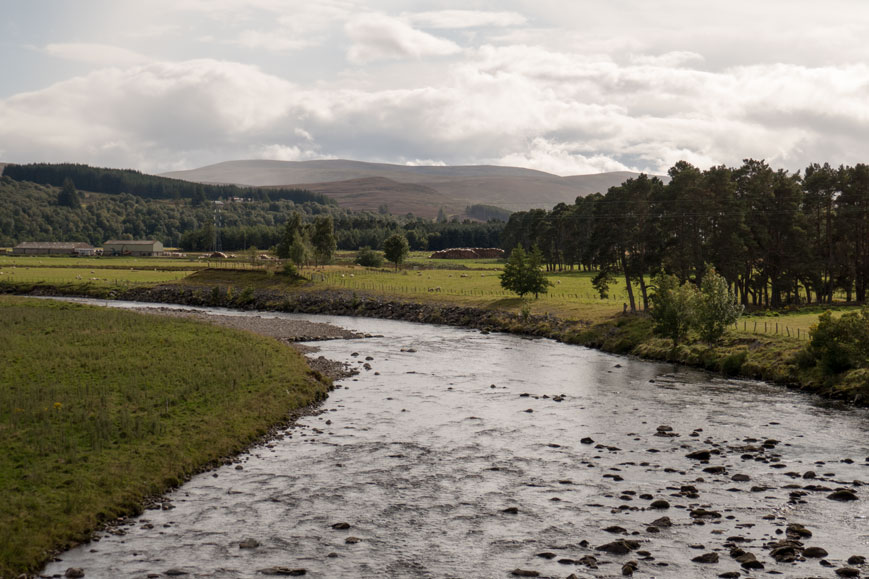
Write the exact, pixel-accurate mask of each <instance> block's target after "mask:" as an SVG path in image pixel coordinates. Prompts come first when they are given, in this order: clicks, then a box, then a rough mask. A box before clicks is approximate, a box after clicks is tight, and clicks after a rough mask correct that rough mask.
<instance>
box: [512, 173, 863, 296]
mask: <svg viewBox="0 0 869 579" xmlns="http://www.w3.org/2000/svg"><path fill="white" fill-rule="evenodd" d="M669 175H670V181H669V183H667V184H664V183H663V182H662V181H661V180H660V179H658V178H655V177H648V176H646V175H641V176H639V177H638V178H635V179H629V180H628V181H626V182H624V183H623V184H622V185H620V186H618V187H611V188H610V189H609V190H608V191H607V193H606V194H605V195H601V194H595V195H589V196H587V197H583V198H578V199H577V200H576V203H575V204H573V205H567V204H563V203H562V204H559V205H557V206H556V207H555V208H553V209H552V210H551V211H546V210H542V209H540V210H531V211H522V212H518V213H514V214H513V215H511V216H510V220H509V221H508V223H507V226H506V228H505V229H504V232H503V233H502V243H503V247H504V248H505V249H512V248H514V247H516V246H522V247H523V248H525V249H530V248H531V247H532V246H538V247H539V248H540V249H541V250H542V252H543V254H544V256H545V259H546V262H547V264H548V268H549V269H550V270H560V269H565V268H567V269H571V268H574V267H579V268H583V269H588V270H595V271H597V272H598V275H597V278H596V279H595V283H596V286H597V287H598V289H599V291H601V292H606V289H607V286H608V284H609V283H611V282H614V281H615V280H616V279H617V277H618V278H621V279H622V280H623V281H624V283H625V284H626V286H627V289H628V292H629V299H630V307H631V309H632V310H633V309H635V308H636V307H637V304H636V302H637V301H640V300H635V297H634V291H633V286H637V287H638V288H639V292H640V296H639V297H640V299H641V301H642V305H643V307H647V306H648V292H647V289H648V288H647V283H648V279H649V276H651V275H653V274H655V273H658V272H662V271H663V272H667V273H672V274H675V275H677V276H678V277H679V278H680V279H681V280H682V281H687V280H690V281H692V282H694V283H697V284H699V283H700V281H701V279H702V276H703V274H704V272H705V271H706V265H707V264H709V265H712V266H714V267H715V269H716V270H717V271H718V273H720V274H721V275H722V276H724V277H725V278H726V279H727V281H728V283H729V284H730V286H731V287H732V288H733V289H734V290H735V291H736V292H737V293H738V295H739V296H740V299H741V301H742V302H743V303H744V304H754V305H764V306H769V307H773V308H778V307H781V306H784V305H787V304H795V303H807V302H808V303H812V302H815V303H830V302H831V301H832V299H833V295H834V293H836V292H841V293H842V294H843V295H844V297H845V299H847V300H848V301H852V300H854V301H857V302H860V303H865V302H866V293H867V285H869V166H867V165H863V164H858V165H856V166H854V167H846V166H841V167H839V168H833V167H830V166H829V165H827V164H824V165H818V164H813V165H811V166H809V167H807V168H806V169H805V171H803V172H802V174H801V173H800V172H796V173H789V172H787V171H784V170H774V169H772V168H771V167H769V166H768V165H767V164H766V163H765V162H764V161H756V160H752V159H748V160H746V161H744V162H743V165H742V166H741V167H738V168H729V167H725V166H718V167H712V168H710V169H708V170H706V171H701V170H700V169H698V168H696V167H694V166H692V165H690V164H689V163H686V162H679V163H677V164H676V165H675V166H673V168H671V169H670V171H669Z"/></svg>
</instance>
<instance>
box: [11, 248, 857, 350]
mask: <svg viewBox="0 0 869 579" xmlns="http://www.w3.org/2000/svg"><path fill="white" fill-rule="evenodd" d="M355 255H356V252H350V251H340V252H338V253H337V254H336V259H335V260H334V263H333V265H328V266H321V267H304V268H301V272H302V274H303V275H304V276H305V277H307V278H309V279H310V280H311V281H312V282H313V285H314V288H313V289H316V288H323V289H327V288H328V289H346V290H351V291H358V292H365V293H371V294H376V295H383V296H390V297H396V298H402V299H412V300H416V301H423V302H446V303H454V304H461V305H467V306H475V307H482V308H496V309H504V310H510V311H517V312H518V311H520V310H521V309H522V308H526V309H527V311H529V312H530V313H533V314H538V315H552V316H557V317H560V318H564V319H569V320H578V321H585V322H592V323H595V322H601V321H605V320H607V319H610V318H612V316H614V315H616V314H618V313H621V312H622V311H624V309H625V305H626V304H627V303H628V296H627V292H626V291H625V288H624V283H623V282H622V281H620V280H619V279H616V281H615V282H614V283H613V284H611V286H610V289H609V292H608V295H607V297H606V298H604V299H601V298H600V296H599V295H598V293H597V291H596V290H595V289H594V288H593V287H592V284H591V282H592V279H593V278H594V272H581V271H563V272H553V273H550V274H548V277H549V279H550V281H551V282H552V284H553V285H552V287H550V288H549V291H548V292H547V293H546V294H542V295H541V296H539V298H538V299H530V300H527V301H523V300H520V299H519V298H518V297H517V296H516V295H515V294H513V293H511V292H507V291H505V290H504V289H503V288H501V286H500V279H499V277H498V276H499V275H500V273H501V270H502V269H503V267H504V262H503V260H498V259H474V260H466V259H430V258H429V255H430V252H412V253H411V254H410V255H409V256H408V258H407V260H406V261H405V263H404V264H403V265H402V268H401V270H400V271H395V270H394V269H393V268H392V267H391V264H389V263H388V262H387V263H385V264H384V266H383V267H382V268H364V267H361V266H358V265H354V264H353V260H354V258H355ZM277 267H278V265H277V264H275V263H274V262H261V261H260V262H256V261H252V260H251V259H250V256H247V255H244V254H242V256H241V257H239V258H236V259H229V260H215V259H211V260H209V259H197V258H196V257H189V258H165V257H95V258H81V257H40V256H32V257H31V256H27V257H21V256H16V257H12V256H5V257H4V256H0V284H3V283H4V282H6V283H21V284H37V283H43V284H49V285H57V286H67V287H69V286H72V285H77V284H82V285H85V284H87V285H90V286H94V287H101V288H125V287H131V286H135V285H151V284H160V283H172V282H179V281H183V280H184V279H185V278H187V277H188V276H190V275H192V274H194V273H195V272H204V271H205V270H215V269H216V270H222V271H225V270H235V269H245V270H261V271H263V272H266V273H267V272H269V271H270V270H271V271H274V270H275V268H277ZM214 278H217V279H221V280H222V283H231V280H232V274H231V271H226V275H223V274H220V273H219V272H213V274H212V275H209V276H198V275H194V276H193V277H191V278H190V279H189V282H190V283H192V284H196V283H201V282H202V281H203V280H204V279H214ZM264 285H268V286H270V287H274V288H280V287H281V283H279V282H278V281H277V278H265V279H264ZM634 295H635V298H636V300H637V303H638V304H639V303H640V294H639V288H636V287H635V288H634ZM836 297H837V298H838V299H843V298H844V296H836ZM825 309H826V308H824V307H811V308H801V309H798V310H794V311H782V312H756V311H755V312H746V315H744V316H743V318H742V319H741V320H740V322H739V324H737V327H736V328H735V329H737V330H739V331H740V332H744V333H749V334H752V333H753V334H769V335H782V336H785V337H794V338H798V339H802V340H805V339H807V338H808V335H809V334H808V332H809V330H810V329H811V327H812V325H813V324H815V323H816V322H817V318H818V315H820V313H822V312H823V311H824V310H825ZM834 309H835V311H836V314H838V313H840V312H841V311H848V310H850V309H853V308H849V307H846V306H836V307H835V308H834Z"/></svg>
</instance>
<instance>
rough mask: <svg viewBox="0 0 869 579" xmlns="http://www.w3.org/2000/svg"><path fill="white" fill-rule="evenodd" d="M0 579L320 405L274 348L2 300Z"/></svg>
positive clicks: (168, 325) (167, 325)
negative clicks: (302, 408)
mask: <svg viewBox="0 0 869 579" xmlns="http://www.w3.org/2000/svg"><path fill="white" fill-rule="evenodd" d="M0 320H2V323H0V497H3V499H2V500H0V577H5V576H14V575H17V574H18V573H22V572H25V571H32V570H34V569H35V568H36V567H37V566H38V565H39V564H40V563H42V562H43V561H44V560H45V558H46V556H47V552H48V551H49V550H51V549H54V548H61V547H65V546H69V545H71V544H73V543H74V542H76V541H80V540H81V539H83V538H84V537H86V535H87V534H88V533H89V532H90V531H92V530H93V529H94V528H95V527H97V526H98V524H99V523H100V522H102V521H106V520H110V519H112V518H114V517H116V516H119V515H120V514H125V513H130V512H135V511H136V510H137V509H138V505H140V503H141V501H142V499H143V498H144V497H145V496H147V495H149V494H153V493H158V492H161V491H163V490H165V489H166V488H167V487H169V486H173V485H175V484H177V483H178V482H179V481H180V480H182V479H183V478H184V477H185V476H187V475H188V474H190V473H192V472H194V471H195V470H197V469H198V468H201V467H202V466H203V465H205V464H207V463H209V462H210V461H214V460H217V459H219V458H221V457H224V456H226V455H227V454H230V453H233V452H237V451H239V450H241V449H242V448H243V447H244V445H245V444H246V443H248V442H250V441H251V440H253V439H254V438H255V437H257V436H259V435H261V434H264V433H265V432H266V431H267V429H268V428H269V427H270V426H271V425H273V424H275V423H278V422H280V421H281V420H283V419H284V418H285V417H286V416H287V414H288V412H289V411H290V410H291V409H294V408H298V407H300V406H303V405H305V404H309V403H311V402H313V401H315V400H316V399H318V398H320V397H322V396H323V395H324V392H325V386H324V385H323V384H322V383H320V382H317V381H316V380H313V379H312V377H311V376H310V375H309V374H308V372H307V367H306V365H305V364H304V361H303V360H302V359H301V357H300V356H299V355H298V354H297V353H296V352H295V351H294V350H291V349H290V348H287V347H286V346H284V345H281V344H279V343H278V342H276V341H274V340H271V339H268V338H263V337H260V336H255V335H253V334H249V333H246V332H239V331H234V330H229V329H226V328H218V327H213V326H209V325H206V324H203V323H198V322H194V321H191V320H181V319H172V318H160V317H155V316H147V315H143V314H137V313H134V312H127V311H120V310H111V309H101V308H93V307H87V306H80V305H74V304H66V303H59V302H47V301H41V300H27V299H23V298H13V297H8V296H0Z"/></svg>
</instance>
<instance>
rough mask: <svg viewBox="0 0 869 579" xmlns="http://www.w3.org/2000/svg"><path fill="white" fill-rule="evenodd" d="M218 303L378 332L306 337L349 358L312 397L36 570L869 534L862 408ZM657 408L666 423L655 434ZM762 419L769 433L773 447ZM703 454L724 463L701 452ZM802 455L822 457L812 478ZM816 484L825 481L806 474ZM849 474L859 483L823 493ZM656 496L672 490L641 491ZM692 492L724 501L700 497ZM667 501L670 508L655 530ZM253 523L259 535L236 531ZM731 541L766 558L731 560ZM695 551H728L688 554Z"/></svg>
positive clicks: (681, 566) (624, 364) (398, 570)
mask: <svg viewBox="0 0 869 579" xmlns="http://www.w3.org/2000/svg"><path fill="white" fill-rule="evenodd" d="M160 307H165V306H163V305H161V306H160ZM219 313H223V314H232V315H264V316H289V317H292V318H294V319H305V320H312V321H319V322H329V323H333V324H336V325H339V326H342V327H345V328H348V329H351V330H354V331H359V332H364V333H369V334H374V335H380V336H382V337H375V338H368V339H358V340H334V341H328V342H317V343H316V344H311V345H316V346H317V347H319V348H320V350H321V352H320V353H321V354H322V355H324V356H326V357H327V358H331V359H334V360H340V361H346V362H348V363H350V364H353V365H354V366H358V367H360V370H361V372H360V374H359V375H358V376H357V377H355V378H351V379H347V380H345V381H344V382H343V383H342V384H343V387H341V388H339V389H337V390H335V391H334V392H332V393H331V394H330V395H329V398H328V400H327V401H326V402H325V403H324V405H323V406H322V410H323V412H322V413H320V414H318V415H315V416H310V417H307V418H304V419H302V420H301V421H300V423H299V424H298V425H296V426H295V427H293V428H290V429H288V430H287V431H286V433H285V434H284V436H283V438H281V439H278V440H274V441H271V442H270V443H269V444H267V445H262V446H259V447H256V448H254V449H252V450H251V451H250V452H249V453H247V454H245V455H243V456H242V457H240V459H239V464H233V465H229V466H226V467H222V468H220V469H218V470H216V471H211V472H208V473H204V474H202V475H199V476H196V477H195V478H193V479H192V480H191V481H190V482H188V483H187V484H185V485H184V486H183V487H181V488H180V489H178V490H177V491H175V492H173V493H171V494H170V495H168V500H169V501H171V505H172V506H173V508H171V509H168V510H149V511H146V512H145V514H143V515H142V516H141V517H139V518H136V519H132V520H131V522H130V524H128V525H125V526H123V527H122V528H121V530H120V531H116V532H118V533H119V534H112V533H104V534H102V536H101V537H100V539H99V540H98V541H94V542H92V543H90V544H87V545H83V546H81V547H79V548H76V549H74V550H72V551H69V552H67V553H64V554H63V555H62V557H61V558H62V561H59V562H55V563H52V564H50V565H48V567H47V568H46V569H45V570H44V571H43V573H44V574H46V575H52V574H55V575H56V574H63V572H64V571H65V570H66V569H67V568H68V567H81V568H83V569H84V570H85V572H86V577H147V576H149V574H150V576H152V577H157V576H162V575H163V574H164V573H165V572H166V571H169V570H173V572H187V573H188V574H189V576H192V577H261V576H263V575H264V573H276V572H288V571H289V570H292V569H295V570H299V569H304V570H305V571H306V576H307V577H312V578H320V577H510V576H511V572H513V570H515V569H523V570H528V571H536V572H538V573H539V574H540V576H541V577H567V576H569V575H570V574H575V576H576V577H609V576H613V577H620V576H622V566H623V564H624V563H626V562H627V561H629V560H635V561H637V562H638V569H637V571H636V572H635V574H634V576H635V577H717V576H718V575H719V574H721V573H724V572H727V571H737V572H740V573H741V574H742V576H762V575H768V574H770V572H771V571H772V572H777V573H778V574H780V576H784V577H808V576H812V577H835V576H836V575H835V569H836V568H840V567H843V566H846V560H847V559H848V558H849V557H850V556H853V555H864V556H869V519H867V516H869V486H861V485H860V484H859V483H860V481H862V482H863V483H867V484H869V445H867V431H869V413H867V411H866V410H861V409H843V408H840V407H837V406H835V405H831V404H828V403H824V402H822V401H820V400H818V399H816V398H813V397H810V396H806V395H802V394H799V393H795V392H789V391H787V390H785V389H782V388H779V387H776V386H771V385H768V384H764V383H758V382H747V381H738V380H725V379H721V378H718V377H714V376H711V375H709V374H705V373H702V372H698V371H694V370H690V369H685V368H681V367H674V366H672V365H663V364H654V363H649V362H644V361H639V360H636V359H632V358H626V357H620V356H613V355H609V354H605V353H601V352H598V351H595V350H589V349H585V348H581V347H575V346H568V345H564V344H559V343H556V342H553V341H550V340H529V339H524V338H522V337H517V336H512V335H506V334H490V335H485V334H482V333H480V332H478V331H471V330H464V329H456V328H450V327H443V326H431V325H421V324H412V323H407V322H394V321H383V320H373V319H365V318H347V317H336V316H308V315H292V314H263V313H256V312H245V313H242V312H230V311H222V312H219ZM369 357H370V358H371V359H370V360H367V358H369ZM366 362H367V363H368V364H369V365H370V367H371V369H370V370H365V369H362V367H363V364H364V363H366ZM562 397H563V398H562ZM659 426H669V427H672V429H673V430H672V432H670V433H668V432H667V431H666V429H664V430H661V431H660V432H661V434H660V435H656V433H658V432H659V428H658V427H659ZM667 434H669V435H667ZM673 434H675V435H673ZM586 437H588V438H590V439H592V440H593V441H594V442H593V443H589V442H588V440H587V439H586V440H585V442H583V439H585V438H586ZM767 440H773V441H779V442H778V443H777V444H772V445H771V446H770V445H768V448H763V447H762V445H763V443H764V442H765V441H767ZM697 450H710V451H712V456H711V458H710V460H709V461H707V462H700V461H698V460H692V459H689V458H687V457H686V455H687V454H688V453H690V452H692V451H697ZM238 466H240V467H241V469H238V468H237V467H238ZM715 466H720V467H724V469H719V470H720V471H721V472H718V473H714V472H713V473H710V472H706V471H704V469H707V468H709V467H715ZM712 470H713V471H714V470H716V469H712ZM809 471H812V472H814V473H815V474H816V478H815V479H807V478H803V476H804V475H805V473H806V472H809ZM735 474H741V475H747V477H748V478H749V480H748V481H742V482H738V481H734V480H732V477H733V475H735ZM809 476H811V475H809ZM812 485H817V487H822V488H827V489H829V490H806V489H805V488H801V487H805V486H810V487H811V486H812ZM685 486H689V487H693V488H694V489H695V490H691V489H690V488H689V489H688V490H687V491H686V489H685ZM839 488H848V489H851V490H852V491H853V492H854V493H856V496H857V497H858V500H856V501H851V502H837V501H834V500H830V499H828V498H827V496H828V495H829V494H830V493H831V492H832V491H833V490H835V489H839ZM752 489H754V490H752ZM758 489H765V490H758ZM653 499H655V500H657V499H664V500H666V501H667V502H668V503H669V504H670V508H668V509H666V510H656V509H652V508H650V505H651V502H652V500H653ZM167 506H168V505H167ZM701 508H702V509H706V510H707V511H714V512H715V513H718V514H720V516H718V517H716V516H713V515H709V516H704V517H699V518H698V517H696V516H692V511H693V512H694V514H695V515H696V514H697V513H698V512H702V511H698V509H701ZM662 516H667V517H669V518H670V519H671V521H672V526H671V527H665V526H661V527H659V528H657V529H656V530H657V531H658V532H653V531H650V530H649V529H648V527H649V524H650V523H651V522H652V521H654V520H656V519H659V518H660V517H662ZM336 523H348V524H349V528H347V529H334V528H333V525H335V524H336ZM789 523H799V524H801V525H804V526H805V527H806V528H807V529H809V530H810V531H811V532H812V534H813V535H812V537H811V538H801V539H800V540H801V541H802V543H803V546H805V547H809V546H820V547H823V548H824V549H825V550H826V551H828V552H829V555H828V556H827V557H826V558H824V559H820V560H819V559H817V558H808V559H803V560H802V561H799V560H798V561H797V562H792V563H778V562H776V561H775V560H774V559H773V558H772V557H771V556H770V548H769V544H770V543H772V542H775V541H779V540H782V539H784V538H785V534H784V532H785V529H786V526H787V525H788V524H789ZM610 527H621V528H623V529H624V533H626V534H618V529H611V531H612V530H615V531H616V532H617V534H613V533H611V532H606V531H604V529H607V528H610ZM120 533H122V534H120ZM247 538H252V539H255V540H256V541H257V542H258V543H259V546H258V547H256V548H253V549H247V548H240V547H239V542H241V541H243V540H244V539H247ZM623 538H624V539H630V540H634V541H638V542H639V545H638V546H635V548H636V550H634V551H633V552H631V553H629V554H626V555H615V554H610V553H607V552H602V551H599V550H596V547H598V546H601V545H603V544H605V543H610V542H612V541H617V540H619V539H623ZM734 545H735V546H739V547H741V548H742V549H744V550H745V551H748V552H751V553H754V554H755V555H756V556H757V559H758V560H759V561H760V562H762V563H763V564H764V565H765V570H755V571H750V570H744V569H741V567H740V563H739V562H738V561H736V560H734V559H733V558H731V556H730V548H731V547H733V546H734ZM705 553H716V554H718V556H719V561H718V562H717V563H711V564H703V563H695V562H692V561H691V559H692V558H694V557H697V556H698V555H703V554H705ZM544 554H545V556H541V555H544ZM585 556H592V557H594V558H595V559H594V560H596V564H594V563H593V564H592V566H589V564H588V563H589V561H593V560H590V559H588V558H586V559H583V557H585ZM580 560H583V561H584V563H580ZM824 563H827V564H828V565H830V566H829V567H826V566H824ZM595 566H596V568H594V567H595ZM858 568H860V566H859V565H858ZM861 570H862V572H863V573H864V574H866V573H869V568H866V567H862V569H861Z"/></svg>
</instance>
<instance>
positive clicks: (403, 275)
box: [303, 260, 627, 321]
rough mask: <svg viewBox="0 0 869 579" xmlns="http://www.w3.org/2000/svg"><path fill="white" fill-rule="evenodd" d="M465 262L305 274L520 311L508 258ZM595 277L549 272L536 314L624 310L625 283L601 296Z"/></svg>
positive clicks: (593, 317)
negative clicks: (507, 285)
mask: <svg viewBox="0 0 869 579" xmlns="http://www.w3.org/2000/svg"><path fill="white" fill-rule="evenodd" d="M431 261H441V260H431ZM455 261H462V260H455ZM464 261H469V263H468V264H467V265H466V266H465V267H466V269H452V270H451V269H422V268H418V269H416V270H414V269H413V266H409V267H406V268H404V269H402V270H401V271H398V272H396V271H394V270H392V269H389V268H382V269H370V268H363V267H360V266H340V265H336V266H327V267H324V268H320V269H318V270H311V269H305V270H303V274H304V275H306V276H308V277H310V278H311V279H312V280H313V281H314V282H315V284H322V286H323V287H333V288H342V289H349V290H358V291H365V292H371V293H375V294H382V295H391V296H397V297H405V298H409V299H415V300H421V301H447V302H451V303H461V304H465V305H474V306H478V307H497V308H505V309H515V310H518V309H519V308H520V307H521V305H522V301H521V300H519V299H518V296H516V294H514V293H512V292H508V291H506V290H504V289H503V288H502V287H501V281H500V278H499V275H500V273H501V269H502V268H503V263H498V264H491V263H483V264H482V265H483V266H486V267H482V268H480V269H476V268H475V261H476V260H464ZM482 261H484V262H489V261H491V260H482ZM496 265H497V268H496V267H495V266H496ZM417 267H418V266H417ZM593 277H594V274H593V273H588V272H563V273H554V274H550V275H549V279H550V281H552V283H553V286H552V287H551V288H549V292H548V293H546V294H541V295H540V297H539V299H537V300H534V299H532V300H531V301H530V307H531V311H532V313H535V314H552V315H557V316H560V317H564V318H566V319H577V320H588V321H598V320H601V319H604V318H607V317H611V316H612V315H614V314H616V313H619V312H621V311H622V305H623V304H624V303H625V302H626V301H627V295H626V293H625V291H624V288H623V287H622V286H618V285H614V286H613V287H612V288H611V290H610V295H609V297H608V299H605V300H601V299H600V298H599V297H598V295H597V293H596V292H595V291H594V288H593V287H592V285H591V280H592V278H593ZM532 297H533V296H532Z"/></svg>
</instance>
